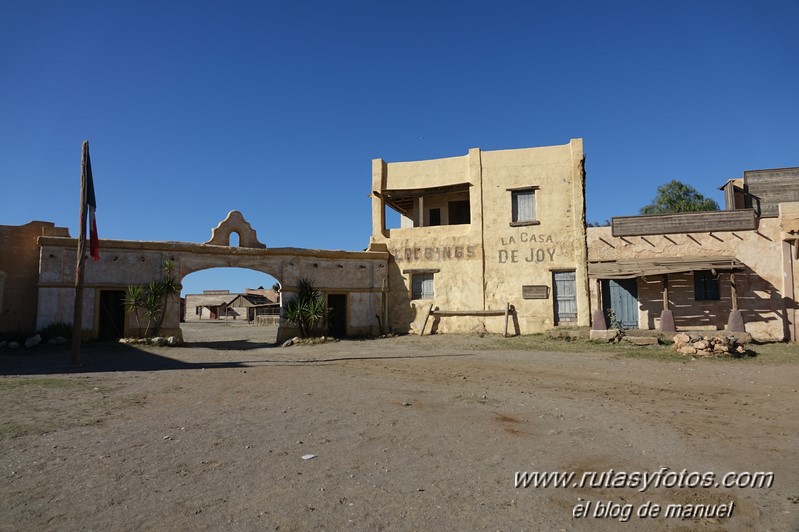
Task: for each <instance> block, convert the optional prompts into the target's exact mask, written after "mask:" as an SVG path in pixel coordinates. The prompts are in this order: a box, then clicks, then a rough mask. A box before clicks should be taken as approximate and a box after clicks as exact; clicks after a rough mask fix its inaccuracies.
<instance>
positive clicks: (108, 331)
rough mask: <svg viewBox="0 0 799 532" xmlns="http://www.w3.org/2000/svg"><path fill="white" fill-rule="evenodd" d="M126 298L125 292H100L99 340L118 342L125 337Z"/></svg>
mask: <svg viewBox="0 0 799 532" xmlns="http://www.w3.org/2000/svg"><path fill="white" fill-rule="evenodd" d="M124 297H125V292H124V290H100V323H99V330H98V331H97V337H98V339H100V340H116V339H118V338H122V337H123V336H125V304H124V302H123V299H124Z"/></svg>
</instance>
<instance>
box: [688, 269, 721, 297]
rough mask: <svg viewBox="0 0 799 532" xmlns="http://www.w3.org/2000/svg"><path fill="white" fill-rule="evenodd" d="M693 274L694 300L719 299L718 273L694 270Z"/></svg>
mask: <svg viewBox="0 0 799 532" xmlns="http://www.w3.org/2000/svg"><path fill="white" fill-rule="evenodd" d="M693 274H694V301H720V300H721V288H720V283H719V275H713V272H712V271H710V270H695V271H694V272H693Z"/></svg>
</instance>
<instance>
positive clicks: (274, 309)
mask: <svg viewBox="0 0 799 532" xmlns="http://www.w3.org/2000/svg"><path fill="white" fill-rule="evenodd" d="M181 284H182V285H183V288H182V291H181V319H180V321H181V323H180V328H181V330H182V332H183V339H184V341H186V342H188V343H194V344H207V345H209V346H218V347H220V348H236V347H237V346H238V347H240V348H242V349H246V348H253V347H258V346H263V345H267V344H274V343H275V342H276V341H277V329H278V325H279V321H280V307H281V299H282V297H281V291H280V288H281V283H280V282H279V281H278V280H277V279H275V278H274V277H272V276H271V275H269V274H266V273H263V272H259V271H256V270H249V269H246V268H210V269H207V270H200V271H196V272H194V273H190V274H188V275H186V276H185V277H184V278H183V279H182V281H181Z"/></svg>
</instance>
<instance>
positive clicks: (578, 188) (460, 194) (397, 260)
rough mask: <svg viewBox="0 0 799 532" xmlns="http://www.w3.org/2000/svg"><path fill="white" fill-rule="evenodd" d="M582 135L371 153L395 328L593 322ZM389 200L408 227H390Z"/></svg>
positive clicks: (379, 244) (526, 328) (377, 237)
mask: <svg viewBox="0 0 799 532" xmlns="http://www.w3.org/2000/svg"><path fill="white" fill-rule="evenodd" d="M584 192H585V169H584V156H583V143H582V140H581V139H573V140H571V141H570V142H569V143H568V144H564V145H560V146H546V147H539V148H525V149H515V150H498V151H483V150H480V149H479V148H474V149H471V150H469V153H468V154H467V155H463V156H460V157H450V158H445V159H435V160H427V161H413V162H397V163H387V162H385V161H383V160H382V159H376V160H374V161H373V162H372V237H371V245H370V249H372V250H386V249H387V250H388V251H389V253H390V257H391V258H390V260H389V275H388V285H389V286H387V287H386V294H387V299H388V300H387V302H386V306H387V309H386V310H387V311H388V312H387V316H384V320H386V323H388V324H389V326H390V328H391V329H392V330H394V331H398V332H402V331H408V330H413V331H415V332H423V331H422V330H421V328H422V327H423V325H424V322H425V318H426V316H427V312H428V311H429V309H431V308H432V309H433V318H432V319H431V323H432V326H430V327H431V329H428V330H435V331H438V332H471V331H478V332H480V331H486V332H503V330H504V327H505V322H506V318H503V315H504V314H505V312H504V311H505V310H506V309H507V308H508V306H509V305H510V306H511V308H512V317H513V319H514V322H515V323H514V325H515V329H516V332H520V333H522V334H528V333H534V332H542V331H544V330H546V329H549V328H551V327H552V326H553V325H557V324H564V323H569V324H575V325H588V323H589V316H590V311H589V304H588V276H587V268H586V264H587V247H586V234H585V194H584ZM387 209H392V210H394V211H397V212H398V213H399V215H400V220H401V221H400V224H399V225H400V226H399V227H396V228H388V227H387V224H386V220H387Z"/></svg>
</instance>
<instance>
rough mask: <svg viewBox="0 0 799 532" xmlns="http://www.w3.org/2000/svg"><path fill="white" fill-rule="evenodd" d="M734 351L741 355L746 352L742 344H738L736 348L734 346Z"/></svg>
mask: <svg viewBox="0 0 799 532" xmlns="http://www.w3.org/2000/svg"><path fill="white" fill-rule="evenodd" d="M735 351H736V352H737V353H738V354H741V355H743V354H744V353H745V352H746V349H745V348H744V346H742V345H739V346H738V347H736V348H735Z"/></svg>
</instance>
